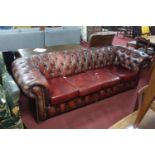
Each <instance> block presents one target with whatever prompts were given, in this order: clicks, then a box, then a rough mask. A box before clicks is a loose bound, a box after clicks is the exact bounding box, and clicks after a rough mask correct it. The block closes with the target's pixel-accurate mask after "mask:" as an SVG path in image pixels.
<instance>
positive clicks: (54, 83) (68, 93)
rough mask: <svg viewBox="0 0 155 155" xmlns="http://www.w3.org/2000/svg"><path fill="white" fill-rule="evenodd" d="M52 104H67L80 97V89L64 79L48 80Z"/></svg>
mask: <svg viewBox="0 0 155 155" xmlns="http://www.w3.org/2000/svg"><path fill="white" fill-rule="evenodd" d="M48 84H49V86H50V94H51V100H52V104H57V103H60V102H65V101H68V100H70V99H73V98H75V97H77V96H78V89H76V88H74V87H73V86H72V85H70V84H69V83H68V82H67V81H65V79H64V78H62V77H60V78H53V79H50V80H48Z"/></svg>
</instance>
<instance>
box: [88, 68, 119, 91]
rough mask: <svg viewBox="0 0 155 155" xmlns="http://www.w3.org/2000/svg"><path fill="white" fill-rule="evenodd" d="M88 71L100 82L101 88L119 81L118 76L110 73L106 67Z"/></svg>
mask: <svg viewBox="0 0 155 155" xmlns="http://www.w3.org/2000/svg"><path fill="white" fill-rule="evenodd" d="M88 72H89V74H90V75H91V76H93V77H94V80H96V81H100V82H101V84H102V89H103V88H106V87H110V86H113V85H115V84H118V83H119V82H120V78H119V77H118V76H117V75H115V74H112V73H111V72H110V71H109V70H107V69H106V68H100V69H94V70H91V71H88Z"/></svg>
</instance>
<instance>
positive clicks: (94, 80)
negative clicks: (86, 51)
mask: <svg viewBox="0 0 155 155" xmlns="http://www.w3.org/2000/svg"><path fill="white" fill-rule="evenodd" d="M65 80H66V81H67V82H69V83H70V84H72V85H73V86H74V87H76V88H77V89H78V90H79V96H85V95H88V94H91V93H94V92H96V91H99V90H101V89H102V88H103V87H108V86H111V85H112V84H115V83H118V82H119V80H120V79H119V77H118V76H116V75H113V74H112V73H110V72H108V71H107V70H105V72H104V69H101V71H100V69H96V70H90V71H87V72H85V73H80V74H77V75H73V76H69V77H67V78H66V79H65Z"/></svg>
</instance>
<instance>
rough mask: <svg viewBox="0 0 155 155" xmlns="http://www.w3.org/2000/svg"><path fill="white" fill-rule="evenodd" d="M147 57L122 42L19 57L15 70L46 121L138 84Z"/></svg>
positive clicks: (15, 62) (17, 79) (20, 85)
mask: <svg viewBox="0 0 155 155" xmlns="http://www.w3.org/2000/svg"><path fill="white" fill-rule="evenodd" d="M145 59H147V55H145V54H140V53H138V52H137V51H136V50H132V49H127V48H124V47H120V46H107V47H100V48H91V49H84V48H81V49H74V50H66V51H62V52H51V53H45V54H40V55H33V56H32V57H30V58H18V59H16V60H15V61H14V62H13V64H12V72H13V75H14V78H15V80H16V82H17V83H18V85H19V87H20V88H21V89H22V91H23V92H24V93H25V94H26V95H27V96H28V97H29V98H33V99H34V100H35V107H36V116H37V121H43V120H46V119H48V118H50V117H52V116H55V115H58V114H61V113H64V112H67V111H70V110H72V109H75V108H78V107H82V106H85V105H88V104H90V103H94V102H96V101H98V100H101V99H104V98H106V97H110V96H112V95H115V94H117V93H120V92H122V91H125V90H128V89H131V88H134V87H135V86H136V85H137V82H138V77H139V71H140V66H141V64H142V63H143V61H144V60H145Z"/></svg>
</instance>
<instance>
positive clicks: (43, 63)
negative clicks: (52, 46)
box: [28, 46, 115, 78]
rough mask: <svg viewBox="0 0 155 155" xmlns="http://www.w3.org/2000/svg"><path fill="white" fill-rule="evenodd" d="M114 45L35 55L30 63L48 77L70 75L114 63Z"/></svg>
mask: <svg viewBox="0 0 155 155" xmlns="http://www.w3.org/2000/svg"><path fill="white" fill-rule="evenodd" d="M114 50H115V48H114V47H113V46H109V47H102V48H94V49H85V48H81V49H74V50H67V51H63V52H51V53H46V54H42V55H34V56H32V57H31V58H29V59H28V61H29V63H30V64H31V65H32V66H33V67H35V68H37V69H39V71H40V72H41V73H42V74H43V75H44V76H45V77H46V78H54V77H59V76H68V75H73V74H77V73H81V72H84V71H86V70H91V69H94V68H101V67H104V66H107V65H111V64H113V61H114V59H115V52H114Z"/></svg>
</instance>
